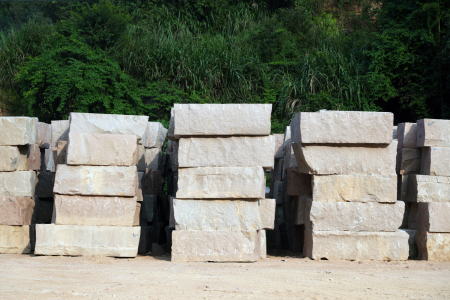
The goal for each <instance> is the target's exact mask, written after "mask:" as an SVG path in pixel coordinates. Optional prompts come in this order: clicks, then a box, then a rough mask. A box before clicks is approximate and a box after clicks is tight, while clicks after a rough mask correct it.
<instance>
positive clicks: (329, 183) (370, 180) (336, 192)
mask: <svg viewBox="0 0 450 300" xmlns="http://www.w3.org/2000/svg"><path fill="white" fill-rule="evenodd" d="M312 195H313V199H314V201H315V202H382V203H395V202H397V176H396V175H313V178H312Z"/></svg>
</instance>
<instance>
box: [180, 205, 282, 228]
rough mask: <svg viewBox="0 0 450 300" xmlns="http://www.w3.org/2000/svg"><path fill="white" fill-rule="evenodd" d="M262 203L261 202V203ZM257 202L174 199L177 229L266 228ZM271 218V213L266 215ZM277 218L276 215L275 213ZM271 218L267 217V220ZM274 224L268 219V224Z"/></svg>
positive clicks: (261, 209)
mask: <svg viewBox="0 0 450 300" xmlns="http://www.w3.org/2000/svg"><path fill="white" fill-rule="evenodd" d="M260 201H261V200H260ZM266 206H268V205H265V206H264V205H263V208H261V207H260V206H259V205H258V201H257V200H250V201H246V200H232V201H230V200H191V199H183V200H180V199H173V213H174V219H175V229H176V230H206V231H208V230H229V231H241V230H244V231H249V230H259V229H262V228H263V227H262V223H261V212H262V213H263V214H264V213H266V212H265V211H264V209H265V208H266ZM266 214H267V215H270V213H269V212H267V213H266ZM274 216H275V213H274ZM268 217H270V216H265V218H266V219H267V218H268ZM269 222H270V221H268V220H266V223H269Z"/></svg>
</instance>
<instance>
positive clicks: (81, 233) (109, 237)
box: [34, 224, 141, 257]
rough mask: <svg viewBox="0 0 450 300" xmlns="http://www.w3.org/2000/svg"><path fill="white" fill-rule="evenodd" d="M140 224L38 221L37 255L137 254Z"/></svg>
mask: <svg viewBox="0 0 450 300" xmlns="http://www.w3.org/2000/svg"><path fill="white" fill-rule="evenodd" d="M140 231H141V228H140V227H121V226H86V225H54V224H37V225H36V247H35V250H34V253H35V254H36V255H70V256H81V255H82V256H88V255H102V256H113V257H136V255H137V251H138V245H139V237H140Z"/></svg>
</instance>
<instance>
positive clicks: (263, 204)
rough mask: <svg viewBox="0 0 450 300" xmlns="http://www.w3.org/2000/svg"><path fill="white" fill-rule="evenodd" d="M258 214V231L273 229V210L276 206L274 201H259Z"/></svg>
mask: <svg viewBox="0 0 450 300" xmlns="http://www.w3.org/2000/svg"><path fill="white" fill-rule="evenodd" d="M258 204H259V213H260V215H261V228H260V229H274V227H275V209H276V206H277V203H276V200H275V199H259V200H258Z"/></svg>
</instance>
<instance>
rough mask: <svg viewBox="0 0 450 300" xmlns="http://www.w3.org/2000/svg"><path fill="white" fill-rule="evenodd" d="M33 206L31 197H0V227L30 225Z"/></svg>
mask: <svg viewBox="0 0 450 300" xmlns="http://www.w3.org/2000/svg"><path fill="white" fill-rule="evenodd" d="M34 206H35V203H34V199H33V198H31V197H17V196H16V197H15V196H0V225H18V226H22V225H31V220H32V217H33V213H34Z"/></svg>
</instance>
